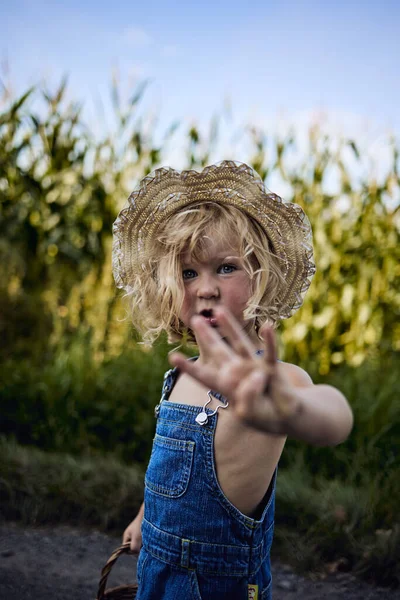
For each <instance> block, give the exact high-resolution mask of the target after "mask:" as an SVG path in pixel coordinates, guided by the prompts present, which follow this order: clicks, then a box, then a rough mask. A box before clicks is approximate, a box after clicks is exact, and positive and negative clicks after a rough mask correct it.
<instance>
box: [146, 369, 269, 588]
mask: <svg viewBox="0 0 400 600" xmlns="http://www.w3.org/2000/svg"><path fill="white" fill-rule="evenodd" d="M177 374H178V373H177V369H171V370H170V371H167V373H166V375H165V377H164V385H163V391H162V397H161V401H160V404H159V405H158V406H157V408H156V416H157V428H156V434H155V437H154V442H153V449H152V453H151V457H150V462H149V465H148V468H147V471H146V477H145V498H144V503H145V504H144V506H145V510H144V519H143V524H142V538H143V546H142V549H141V551H140V555H139V559H138V564H137V577H138V582H139V591H138V595H137V600H161V599H163V600H178V599H183V600H249V599H252V600H270V599H271V597H272V596H271V568H270V548H271V543H272V537H273V528H274V503H275V482H276V470H275V473H274V476H273V478H272V481H271V484H270V487H269V490H268V492H267V494H266V496H265V499H264V502H263V503H262V506H261V508H260V510H259V512H258V514H257V515H255V516H256V517H259V519H256V518H250V517H248V516H246V515H244V514H243V513H241V512H240V511H239V510H238V509H237V508H236V507H235V506H233V504H231V503H230V501H229V500H228V499H227V498H226V496H225V495H224V493H223V492H222V490H221V488H220V486H219V483H218V479H217V475H216V469H215V461H214V434H215V428H216V424H217V418H218V414H214V415H211V413H212V412H213V411H211V410H208V409H206V412H207V414H208V415H209V417H208V422H207V423H206V424H204V425H200V424H199V423H197V422H196V416H198V415H199V413H201V412H204V411H203V408H201V407H198V406H188V405H184V404H177V403H173V402H166V400H168V397H169V394H170V392H171V390H172V387H173V385H174V384H175V381H176V379H177ZM232 443H234V441H233V442H232Z"/></svg>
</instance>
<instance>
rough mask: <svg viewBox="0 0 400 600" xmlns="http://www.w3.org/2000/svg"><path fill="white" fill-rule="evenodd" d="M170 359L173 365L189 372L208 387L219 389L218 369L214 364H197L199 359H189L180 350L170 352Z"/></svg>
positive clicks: (184, 371)
mask: <svg viewBox="0 0 400 600" xmlns="http://www.w3.org/2000/svg"><path fill="white" fill-rule="evenodd" d="M168 360H169V362H170V364H171V365H172V366H173V367H177V368H178V369H179V370H180V371H181V372H182V373H187V374H188V375H190V376H191V377H193V378H194V379H196V380H197V381H199V382H200V383H202V384H203V385H205V386H206V387H209V388H213V389H215V388H216V389H218V387H219V386H218V369H216V368H215V365H214V364H211V365H203V364H196V363H197V361H196V362H194V361H192V360H188V359H187V358H186V356H184V355H183V354H180V353H179V352H173V353H172V354H170V355H169V357H168Z"/></svg>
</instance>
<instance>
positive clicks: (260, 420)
mask: <svg viewBox="0 0 400 600" xmlns="http://www.w3.org/2000/svg"><path fill="white" fill-rule="evenodd" d="M266 378H267V374H266V373H265V372H264V371H262V370H261V369H257V370H254V371H253V372H252V373H251V374H250V375H249V376H248V377H246V379H245V380H243V381H242V382H241V383H240V385H239V386H238V388H237V392H236V393H235V401H234V402H233V406H234V411H235V413H236V415H237V417H238V418H239V419H241V420H243V421H245V422H247V423H249V424H250V425H253V426H254V427H259V428H261V429H265V424H266V423H268V422H269V421H272V419H273V418H274V415H275V408H274V406H273V404H272V402H271V401H270V400H269V399H268V398H265V396H264V397H262V395H263V389H264V387H265V385H266Z"/></svg>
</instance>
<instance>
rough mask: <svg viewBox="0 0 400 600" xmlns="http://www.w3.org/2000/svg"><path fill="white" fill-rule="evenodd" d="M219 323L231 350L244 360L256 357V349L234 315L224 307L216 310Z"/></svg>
mask: <svg viewBox="0 0 400 600" xmlns="http://www.w3.org/2000/svg"><path fill="white" fill-rule="evenodd" d="M215 316H216V318H217V322H218V323H219V324H220V325H221V326H222V328H223V331H224V337H226V338H227V341H228V342H229V344H230V346H231V348H232V349H233V350H234V351H235V352H236V353H237V354H239V356H242V357H244V358H251V357H252V356H253V355H254V348H253V345H252V343H251V342H250V340H249V338H248V336H247V335H246V334H245V332H244V331H243V329H242V328H241V327H240V325H239V323H238V322H237V320H236V319H235V317H234V316H233V315H232V313H231V312H230V311H229V310H228V309H227V308H224V307H222V306H220V307H218V308H216V309H215Z"/></svg>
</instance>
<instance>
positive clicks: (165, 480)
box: [145, 434, 195, 498]
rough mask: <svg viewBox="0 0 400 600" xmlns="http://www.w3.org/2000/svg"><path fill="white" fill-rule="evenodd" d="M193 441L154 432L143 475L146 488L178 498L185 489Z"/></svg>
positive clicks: (155, 492) (187, 482)
mask: <svg viewBox="0 0 400 600" xmlns="http://www.w3.org/2000/svg"><path fill="white" fill-rule="evenodd" d="M194 446H195V443H194V442H192V441H189V440H176V439H173V438H167V437H163V436H161V435H158V434H156V435H155V438H154V441H153V450H152V453H151V457H150V462H149V466H148V467H147V471H146V476H145V485H146V488H147V489H148V490H150V491H151V492H153V493H154V494H159V495H160V496H166V497H168V498H178V497H179V496H182V494H184V493H185V492H186V490H187V487H188V484H189V479H190V473H191V470H192V463H193V452H194Z"/></svg>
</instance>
